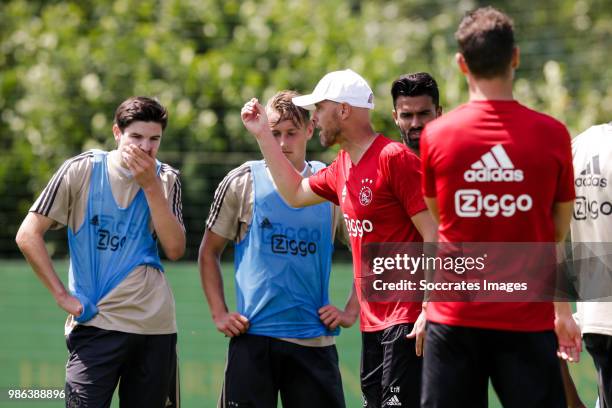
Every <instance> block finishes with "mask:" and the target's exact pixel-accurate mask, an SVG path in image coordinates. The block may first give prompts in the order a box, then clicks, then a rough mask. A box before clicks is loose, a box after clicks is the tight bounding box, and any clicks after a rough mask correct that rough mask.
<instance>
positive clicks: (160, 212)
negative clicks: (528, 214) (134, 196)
mask: <svg viewBox="0 0 612 408" xmlns="http://www.w3.org/2000/svg"><path fill="white" fill-rule="evenodd" d="M144 193H145V196H146V197H147V203H148V204H149V209H150V211H151V218H152V219H153V227H154V228H155V233H156V234H157V237H158V239H159V242H160V243H161V246H162V248H163V250H164V253H165V254H166V256H167V257H168V258H169V259H171V260H173V261H175V260H177V259H179V258H180V257H182V256H183V254H184V253H185V245H186V238H185V231H184V230H183V227H182V226H181V224H180V222H179V221H178V219H177V218H176V216H175V215H174V214H173V213H172V211H170V208H169V206H168V201H167V199H166V197H165V196H164V193H163V190H162V186H161V182H160V181H158V182H156V183H154V184H152V185H151V186H149V187H147V188H145V189H144Z"/></svg>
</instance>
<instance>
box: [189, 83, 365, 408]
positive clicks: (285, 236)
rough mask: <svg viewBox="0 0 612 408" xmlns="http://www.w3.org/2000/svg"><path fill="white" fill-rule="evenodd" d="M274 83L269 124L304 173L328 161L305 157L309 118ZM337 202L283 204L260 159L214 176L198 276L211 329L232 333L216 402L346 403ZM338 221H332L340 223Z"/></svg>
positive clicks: (345, 318)
mask: <svg viewBox="0 0 612 408" xmlns="http://www.w3.org/2000/svg"><path fill="white" fill-rule="evenodd" d="M297 95H298V94H297V93H296V92H293V91H281V92H279V93H277V94H276V95H274V96H273V97H272V98H271V99H270V100H269V101H268V103H267V105H266V112H267V117H268V123H267V126H268V127H269V130H270V131H271V133H272V135H273V138H274V141H275V143H276V144H277V145H278V146H279V147H280V149H281V151H282V153H283V154H284V156H285V157H286V158H287V159H288V160H289V162H290V163H291V165H292V167H293V168H294V169H295V170H296V171H298V172H300V173H301V174H303V175H305V176H309V175H311V174H314V173H315V172H317V171H320V170H321V169H322V168H323V167H325V165H324V164H323V163H321V162H317V161H305V157H306V145H307V142H308V140H310V138H311V137H312V133H313V125H312V122H311V121H310V118H309V115H308V111H306V110H305V109H302V108H299V107H297V106H295V105H294V104H293V103H291V98H293V97H295V96H297ZM336 214H337V215H339V211H338V208H337V207H335V206H333V205H331V204H330V203H322V204H319V205H315V206H312V207H308V208H293V207H290V206H289V205H287V203H286V202H285V201H283V199H282V198H281V196H280V195H279V193H278V191H277V190H276V188H275V186H274V183H273V182H272V178H271V177H270V175H269V173H268V168H267V166H266V163H265V162H264V161H263V160H260V161H250V162H246V163H244V164H243V165H241V166H239V167H238V168H236V169H234V170H232V171H230V172H229V173H228V175H227V176H226V177H225V178H224V179H223V181H222V182H221V183H220V184H219V187H218V188H217V191H216V193H215V199H214V202H213V204H212V206H211V210H210V215H209V217H208V221H207V223H206V232H205V234H204V238H203V240H202V245H201V246H200V256H199V261H200V262H199V264H200V275H201V278H202V286H203V287H204V292H205V294H206V298H207V300H208V304H209V307H210V311H211V314H212V317H213V320H214V322H215V325H216V326H217V329H218V330H219V331H220V332H221V333H224V334H225V335H226V336H228V337H231V339H230V343H229V351H228V361H227V366H226V370H225V381H224V385H223V391H222V394H221V398H220V405H221V406H222V407H234V406H235V407H239V406H243V404H244V406H249V407H261V408H266V407H276V405H277V399H278V394H279V392H280V395H281V400H282V403H283V406H284V407H294V408H295V407H330V408H333V407H344V406H345V403H344V394H343V390H342V381H341V378H340V371H339V369H338V353H337V352H336V346H335V340H334V336H336V335H337V334H338V332H339V330H338V329H337V327H338V326H342V327H350V326H352V325H353V324H354V323H355V320H356V319H357V314H358V312H359V303H358V302H357V298H356V296H355V294H354V290H352V291H351V296H350V298H349V300H348V302H347V305H346V308H345V310H344V311H341V310H338V309H337V308H336V307H335V306H333V305H331V304H329V296H328V286H329V275H330V270H331V258H332V252H333V240H334V235H335V231H336V229H338V230H340V232H341V231H342V230H343V224H340V223H342V220H341V219H340V217H338V216H336ZM337 227H338V228H337ZM230 240H231V241H233V242H234V247H235V254H234V257H235V267H236V275H235V279H236V292H237V303H238V305H237V308H238V311H237V312H228V308H227V305H226V303H225V299H224V295H223V284H222V279H221V268H220V259H221V255H222V253H223V251H224V249H225V246H226V245H227V242H228V241H230Z"/></svg>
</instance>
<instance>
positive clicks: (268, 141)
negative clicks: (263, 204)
mask: <svg viewBox="0 0 612 408" xmlns="http://www.w3.org/2000/svg"><path fill="white" fill-rule="evenodd" d="M257 143H258V144H259V148H260V150H261V153H262V154H263V156H264V159H265V160H266V164H267V165H268V168H269V169H270V174H271V175H272V178H273V179H274V183H275V184H276V187H277V188H278V191H279V193H280V194H281V196H282V197H283V198H284V199H285V201H287V203H289V204H290V205H294V204H297V203H295V198H296V197H297V196H298V189H299V187H300V183H301V182H302V179H303V177H302V175H301V174H300V173H298V171H297V170H296V169H295V168H294V167H293V166H292V165H291V162H289V160H288V159H287V158H286V157H285V155H284V154H283V152H282V150H281V148H280V146H279V145H278V142H276V140H274V136H272V133H271V132H268V133H264V134H261V135H259V136H258V137H257Z"/></svg>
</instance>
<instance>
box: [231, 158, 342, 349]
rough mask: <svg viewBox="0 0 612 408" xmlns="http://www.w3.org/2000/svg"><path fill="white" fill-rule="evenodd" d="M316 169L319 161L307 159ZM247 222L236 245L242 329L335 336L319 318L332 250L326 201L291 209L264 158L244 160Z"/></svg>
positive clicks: (293, 335) (290, 335)
mask: <svg viewBox="0 0 612 408" xmlns="http://www.w3.org/2000/svg"><path fill="white" fill-rule="evenodd" d="M311 163H313V164H314V165H315V166H316V167H317V168H316V170H318V169H320V168H322V167H324V165H323V164H322V163H318V162H311ZM250 167H251V172H252V176H253V196H254V202H253V220H252V222H251V226H250V228H249V231H248V233H247V235H246V236H245V238H244V239H243V240H242V241H241V242H240V243H238V244H236V248H235V249H236V253H235V269H236V294H237V297H236V299H237V306H238V312H239V313H241V314H242V315H244V316H246V317H247V318H248V319H249V321H250V326H249V330H248V333H250V334H257V335H264V336H270V337H286V338H314V337H319V336H323V335H337V334H338V333H339V330H338V329H336V330H334V331H330V330H328V329H327V328H326V327H325V325H323V323H322V322H321V320H320V319H319V313H318V310H319V309H320V308H321V307H322V306H325V305H327V304H328V303H329V294H328V286H329V274H330V270H331V257H332V253H333V242H332V227H333V223H332V204H331V203H323V204H318V205H314V206H310V207H305V208H292V207H290V206H289V205H287V204H286V203H285V201H284V200H283V199H282V198H281V196H280V195H279V193H278V192H277V191H276V189H275V187H274V185H273V183H272V180H271V179H270V177H269V176H268V173H267V170H266V166H265V162H264V161H256V162H251V163H250Z"/></svg>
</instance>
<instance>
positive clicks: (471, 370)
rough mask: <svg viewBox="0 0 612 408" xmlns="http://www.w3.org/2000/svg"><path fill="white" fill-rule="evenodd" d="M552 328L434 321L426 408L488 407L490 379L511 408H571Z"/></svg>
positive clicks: (427, 345)
mask: <svg viewBox="0 0 612 408" xmlns="http://www.w3.org/2000/svg"><path fill="white" fill-rule="evenodd" d="M556 351H557V337H556V335H555V333H554V332H553V331H552V330H550V331H543V332H516V331H506V330H489V329H480V328H471V327H460V326H448V325H444V324H437V323H431V322H429V323H428V324H427V336H426V338H425V352H424V364H423V389H422V392H421V395H422V400H421V406H422V407H423V408H442V407H443V408H453V407H457V408H463V407H470V408H479V407H483V408H486V407H487V406H488V387H489V379H491V383H492V385H493V388H494V389H495V391H496V393H497V396H498V397H499V400H500V402H501V404H502V406H504V407H506V408H536V407H537V408H541V407H546V408H557V407H558V408H562V407H566V406H567V405H566V403H565V394H564V391H563V382H562V379H561V371H560V367H559V359H558V358H557V354H556Z"/></svg>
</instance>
